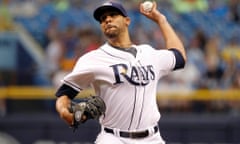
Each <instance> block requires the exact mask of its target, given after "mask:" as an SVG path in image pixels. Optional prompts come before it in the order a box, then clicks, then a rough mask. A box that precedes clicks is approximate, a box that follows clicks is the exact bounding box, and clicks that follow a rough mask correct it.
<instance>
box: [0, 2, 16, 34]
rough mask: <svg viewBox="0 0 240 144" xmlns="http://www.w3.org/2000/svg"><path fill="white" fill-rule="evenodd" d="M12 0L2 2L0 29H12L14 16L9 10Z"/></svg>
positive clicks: (0, 4)
mask: <svg viewBox="0 0 240 144" xmlns="http://www.w3.org/2000/svg"><path fill="white" fill-rule="evenodd" d="M9 3H10V0H3V1H2V2H0V31H7V30H12V29H13V27H14V25H13V17H12V15H11V13H10V11H9Z"/></svg>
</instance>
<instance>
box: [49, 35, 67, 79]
mask: <svg viewBox="0 0 240 144" xmlns="http://www.w3.org/2000/svg"><path fill="white" fill-rule="evenodd" d="M49 38H50V43H49V44H48V46H47V48H46V58H45V60H46V62H45V64H46V71H47V74H48V77H49V78H50V79H52V78H53V76H54V75H55V74H56V73H57V72H58V71H59V70H60V68H61V61H62V59H63V54H64V45H63V43H62V41H61V34H60V33H59V32H54V33H51V34H50V35H49Z"/></svg>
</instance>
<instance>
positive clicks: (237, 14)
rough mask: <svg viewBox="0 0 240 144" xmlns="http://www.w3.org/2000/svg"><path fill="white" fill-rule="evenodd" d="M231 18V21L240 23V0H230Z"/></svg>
mask: <svg viewBox="0 0 240 144" xmlns="http://www.w3.org/2000/svg"><path fill="white" fill-rule="evenodd" d="M228 8H229V18H230V20H231V21H233V22H236V23H239V22H240V1H239V0H229V1H228Z"/></svg>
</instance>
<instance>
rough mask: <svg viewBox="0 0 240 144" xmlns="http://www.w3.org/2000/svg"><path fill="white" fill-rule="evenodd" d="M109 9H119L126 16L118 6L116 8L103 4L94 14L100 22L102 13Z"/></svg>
mask: <svg viewBox="0 0 240 144" xmlns="http://www.w3.org/2000/svg"><path fill="white" fill-rule="evenodd" d="M107 11H117V12H119V13H120V14H121V15H122V16H125V15H124V14H123V13H122V12H121V11H120V10H119V9H118V8H115V7H113V6H107V5H106V6H101V7H99V8H97V9H96V10H95V11H94V13H93V16H94V18H95V19H96V20H97V21H99V22H100V17H101V16H102V14H104V13H105V12H107Z"/></svg>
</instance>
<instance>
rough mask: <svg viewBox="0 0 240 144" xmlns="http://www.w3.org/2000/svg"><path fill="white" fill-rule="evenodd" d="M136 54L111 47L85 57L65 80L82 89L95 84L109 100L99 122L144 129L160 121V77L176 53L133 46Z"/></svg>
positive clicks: (165, 72) (171, 63) (100, 49)
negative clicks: (158, 98)
mask: <svg viewBox="0 0 240 144" xmlns="http://www.w3.org/2000/svg"><path fill="white" fill-rule="evenodd" d="M132 47H134V48H136V50H137V54H136V57H135V56H134V55H133V54H131V53H129V52H125V51H122V50H119V49H117V48H114V47H112V46H110V45H109V44H108V43H106V44H104V45H103V46H101V47H100V48H99V49H97V50H94V51H91V52H89V53H87V54H85V55H84V56H82V57H81V58H80V59H79V60H78V61H77V63H76V65H75V67H74V69H73V71H72V72H71V73H70V74H68V75H67V76H66V77H64V79H63V83H64V84H67V85H68V86H71V87H72V88H74V89H75V90H77V91H79V92H80V91H81V90H83V89H85V88H88V87H89V86H92V87H93V88H94V90H95V93H96V95H98V96H100V97H101V98H102V99H103V100H104V102H105V103H106V107H107V108H106V113H105V116H103V117H102V118H101V120H100V123H101V124H102V125H103V126H105V127H109V128H116V129H120V130H123V131H132V130H133V131H134V130H142V129H146V128H148V127H152V126H154V125H157V124H158V121H159V119H160V113H159V111H158V106H157V102H156V91H157V84H158V81H159V79H160V78H161V77H162V76H164V75H166V74H167V73H169V72H170V71H172V70H173V68H174V66H175V61H176V59H175V56H174V54H173V52H172V51H169V50H156V49H154V48H152V47H151V46H149V45H133V46H132Z"/></svg>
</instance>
